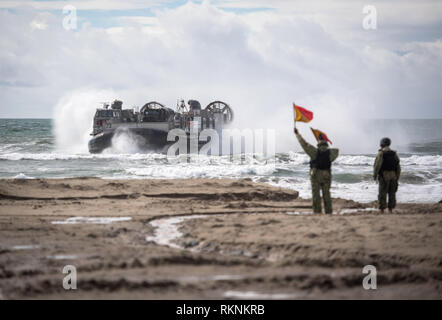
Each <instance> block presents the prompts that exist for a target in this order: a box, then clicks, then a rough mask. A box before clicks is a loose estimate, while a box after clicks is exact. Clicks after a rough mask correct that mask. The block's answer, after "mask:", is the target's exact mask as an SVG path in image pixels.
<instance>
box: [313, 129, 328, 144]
mask: <svg viewBox="0 0 442 320" xmlns="http://www.w3.org/2000/svg"><path fill="white" fill-rule="evenodd" d="M310 129H312V132H313V134H314V136H315V138H316V140H317V141H318V142H319V140H324V141H328V142H330V143H331V144H333V142H331V141H330V139H329V138H328V137H327V135H326V134H325V133H324V132H322V131H320V130H318V129H313V128H312V127H310Z"/></svg>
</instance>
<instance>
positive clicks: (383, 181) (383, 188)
mask: <svg viewBox="0 0 442 320" xmlns="http://www.w3.org/2000/svg"><path fill="white" fill-rule="evenodd" d="M390 144H391V140H390V139H389V138H383V139H382V140H381V143H380V146H381V149H380V150H379V152H378V155H377V156H376V160H375V162H374V170H373V178H374V180H378V181H379V194H378V205H379V209H381V211H382V212H383V211H384V210H385V209H386V208H387V195H388V210H389V211H390V212H392V211H393V209H394V208H395V207H396V192H397V189H398V181H399V177H400V175H401V165H400V160H399V157H398V155H397V153H396V151H393V150H391V149H390Z"/></svg>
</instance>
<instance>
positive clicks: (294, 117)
mask: <svg viewBox="0 0 442 320" xmlns="http://www.w3.org/2000/svg"><path fill="white" fill-rule="evenodd" d="M293 119H294V120H295V128H294V129H296V112H295V103H294V102H293ZM293 131H295V130H293Z"/></svg>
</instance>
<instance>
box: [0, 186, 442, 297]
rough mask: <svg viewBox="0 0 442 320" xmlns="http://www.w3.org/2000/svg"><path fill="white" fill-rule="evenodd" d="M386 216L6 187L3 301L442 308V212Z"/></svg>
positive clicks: (294, 197) (176, 193)
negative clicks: (373, 276)
mask: <svg viewBox="0 0 442 320" xmlns="http://www.w3.org/2000/svg"><path fill="white" fill-rule="evenodd" d="M374 207H375V203H374V202H373V203H363V204H362V203H357V202H354V201H350V200H343V199H334V211H335V214H333V215H324V214H321V215H313V214H311V202H310V200H309V199H301V198H299V197H298V193H297V192H296V191H293V190H288V189H282V188H277V187H272V186H269V185H267V184H262V183H254V182H252V181H251V180H250V179H242V180H228V179H183V180H136V179H133V180H110V179H98V178H75V179H3V180H0V298H2V299H21V298H25V299H85V298H93V299H108V298H110V299H132V298H134V299H241V298H251V299H261V298H262V299H302V298H305V299H329V298H344V299H385V298H398V299H408V298H417V299H435V298H436V299H441V298H442V204H440V203H434V204H416V203H409V204H399V205H398V208H397V211H396V212H395V213H394V214H389V213H384V214H381V213H379V212H378V211H377V210H375V209H373V208H374ZM66 265H73V266H75V267H76V269H77V278H78V282H77V289H76V290H65V289H64V288H63V286H62V281H63V277H64V276H65V274H63V273H62V270H63V267H64V266H66ZM365 265H374V266H376V268H377V290H364V289H363V287H362V280H363V278H364V276H365V275H364V274H363V273H362V268H363V267H364V266H365Z"/></svg>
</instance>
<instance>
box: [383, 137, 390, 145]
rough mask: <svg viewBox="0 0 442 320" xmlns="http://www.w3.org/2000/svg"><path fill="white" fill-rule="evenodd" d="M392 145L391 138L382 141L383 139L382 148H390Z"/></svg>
mask: <svg viewBox="0 0 442 320" xmlns="http://www.w3.org/2000/svg"><path fill="white" fill-rule="evenodd" d="M390 144H391V140H390V138H387V137H385V138H382V139H381V146H383V147H389V146H390Z"/></svg>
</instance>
